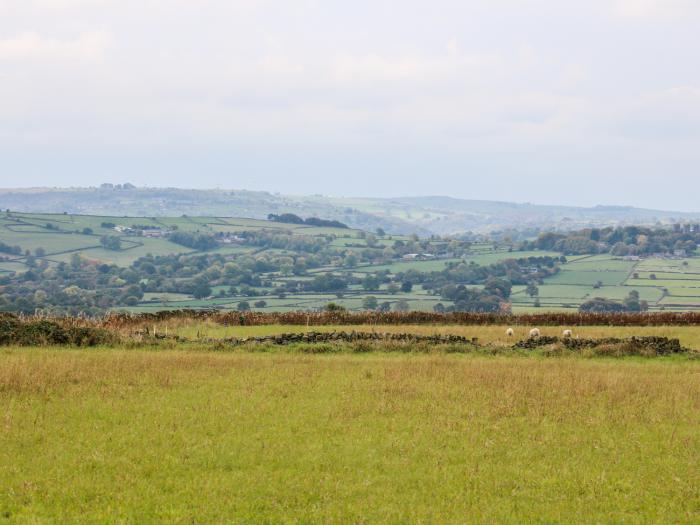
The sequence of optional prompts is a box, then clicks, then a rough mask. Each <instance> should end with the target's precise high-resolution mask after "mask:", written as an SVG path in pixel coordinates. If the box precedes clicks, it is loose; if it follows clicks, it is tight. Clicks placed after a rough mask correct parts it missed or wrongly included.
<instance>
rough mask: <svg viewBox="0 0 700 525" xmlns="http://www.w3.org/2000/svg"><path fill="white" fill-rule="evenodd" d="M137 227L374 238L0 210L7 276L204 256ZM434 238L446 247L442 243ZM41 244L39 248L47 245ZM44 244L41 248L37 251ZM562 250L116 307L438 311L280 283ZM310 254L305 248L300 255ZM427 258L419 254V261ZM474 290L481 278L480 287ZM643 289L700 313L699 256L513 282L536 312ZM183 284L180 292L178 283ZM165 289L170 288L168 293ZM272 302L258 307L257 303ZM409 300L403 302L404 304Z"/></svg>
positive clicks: (585, 263) (664, 304)
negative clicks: (65, 266)
mask: <svg viewBox="0 0 700 525" xmlns="http://www.w3.org/2000/svg"><path fill="white" fill-rule="evenodd" d="M112 224H113V225H116V226H121V227H127V228H128V227H131V226H134V225H140V226H147V227H152V228H164V229H167V228H177V230H179V231H184V232H200V233H207V234H230V235H243V234H245V233H246V232H261V231H265V232H272V233H279V234H284V235H291V236H292V237H293V236H303V237H304V238H311V239H313V238H314V237H317V238H322V239H323V240H324V242H328V243H329V246H331V247H333V248H337V249H339V250H343V249H347V250H349V251H353V250H363V249H365V248H367V247H368V246H369V245H368V244H367V239H366V235H365V234H364V233H363V232H359V231H357V230H351V229H347V230H345V229H338V228H317V227H312V226H308V225H300V224H286V223H277V222H272V221H265V220H257V219H247V218H233V217H188V216H182V217H159V218H152V217H107V216H85V215H67V214H66V215H64V214H28V213H17V212H11V213H8V212H0V242H2V243H5V244H7V245H9V246H19V247H20V248H21V253H15V254H0V255H2V256H0V277H2V276H7V275H11V274H13V273H14V274H21V273H22V272H24V271H26V270H28V269H29V266H28V263H30V260H29V259H28V258H27V255H26V252H27V251H29V252H30V253H31V254H32V256H33V261H31V262H32V263H33V264H40V265H41V264H46V265H48V266H50V267H51V266H56V265H58V264H59V263H69V262H70V261H71V260H72V258H73V257H74V255H75V254H79V255H80V256H82V257H83V258H84V259H85V260H87V261H90V262H94V263H102V262H105V263H112V264H116V265H118V266H120V267H128V266H129V265H130V264H132V263H133V262H134V261H136V260H137V259H139V258H141V257H144V256H147V255H149V254H150V255H154V256H159V255H160V256H164V255H170V254H178V255H180V254H182V255H184V254H201V253H203V252H198V251H196V250H193V249H191V248H188V247H186V246H182V245H178V244H175V243H173V242H170V241H169V240H168V239H167V238H152V237H147V236H135V235H126V234H123V233H120V232H117V231H115V230H114V228H113V227H112V226H111V225H112ZM103 235H112V236H114V235H116V236H118V237H119V238H120V240H121V249H119V250H109V249H105V248H103V247H102V246H101V243H100V238H101V236H103ZM407 240H408V237H405V236H385V237H384V238H381V237H378V238H374V239H373V241H372V242H373V243H375V244H374V245H375V246H378V247H379V248H380V249H381V248H382V247H390V246H392V244H393V243H394V242H396V241H402V242H406V241H407ZM430 242H431V243H435V244H436V245H438V244H439V245H442V246H444V245H445V242H444V241H440V240H433V241H430ZM40 248H41V250H39V249H40ZM38 250H39V251H38ZM208 253H211V254H221V255H223V256H225V257H226V258H227V259H228V260H231V261H236V260H237V259H239V258H243V257H266V256H281V255H289V256H296V255H298V254H297V253H295V252H292V251H285V250H280V249H275V248H267V249H265V248H260V247H257V246H252V245H248V244H245V243H244V242H236V243H232V244H219V245H218V247H215V248H213V249H211V250H209V251H208ZM558 255H559V254H557V253H555V252H545V251H510V250H509V249H507V248H506V247H499V246H495V245H493V244H487V243H481V244H479V243H474V244H472V245H471V247H470V249H469V250H468V251H467V252H466V253H465V254H464V255H463V256H461V257H449V255H448V256H445V257H441V258H436V259H428V260H406V259H401V258H399V259H396V260H394V261H390V262H388V263H387V262H386V261H385V260H384V261H378V262H375V263H367V262H363V263H362V264H359V265H357V266H354V267H352V268H344V267H342V266H338V263H337V261H336V262H333V261H328V263H324V264H323V265H322V266H319V267H313V268H309V269H308V272H307V273H306V274H305V275H283V274H281V273H279V272H269V273H262V274H261V276H260V277H261V279H262V280H263V281H265V282H264V283H261V284H260V285H258V286H256V287H255V288H254V289H253V290H252V291H250V292H246V294H236V293H228V290H229V288H230V287H228V286H227V287H220V286H216V287H215V288H216V289H215V290H213V291H212V296H211V297H208V298H207V297H205V298H199V299H195V298H194V296H193V295H189V294H182V293H180V294H179V295H178V296H177V298H176V300H170V298H166V300H165V301H159V300H157V299H158V295H157V294H148V295H147V296H145V297H144V298H143V299H142V300H140V301H139V302H138V304H135V305H132V304H130V305H129V306H126V305H121V306H117V307H115V309H120V310H124V309H128V310H130V311H133V312H152V311H158V310H162V309H169V308H193V309H199V308H212V307H213V308H218V309H225V310H231V309H236V308H238V305H239V303H241V302H248V303H249V304H250V305H251V307H252V308H253V309H255V310H257V311H263V312H265V311H291V310H295V309H304V310H307V309H311V310H313V309H321V308H324V306H325V305H327V304H328V303H330V302H333V303H337V304H339V305H340V306H342V307H344V308H348V309H351V310H360V309H362V308H363V300H364V299H365V298H366V297H367V296H369V295H371V296H375V297H376V298H377V300H378V302H379V303H389V305H390V307H391V308H394V307H395V306H396V305H397V303H398V302H399V301H401V300H404V301H406V303H405V304H407V305H408V307H409V308H410V309H414V310H427V311H430V310H432V309H433V308H435V307H437V305H438V303H442V305H443V306H450V304H451V303H450V302H449V301H445V300H442V299H441V298H440V296H439V295H438V294H435V295H429V294H427V293H425V291H424V290H422V289H421V287H420V286H419V285H416V286H414V287H413V289H412V290H411V291H410V292H394V291H391V290H388V289H387V285H386V284H382V285H381V286H380V287H379V289H376V290H364V289H363V288H362V286H360V285H359V284H353V285H350V286H349V287H348V288H347V290H344V291H343V292H342V294H337V293H324V294H318V293H316V292H313V291H303V290H299V289H295V287H294V286H291V288H290V290H289V291H286V292H285V293H283V294H280V293H275V291H274V288H279V287H285V285H287V284H288V283H290V282H291V283H292V284H293V283H294V282H302V281H308V280H311V279H313V277H314V276H316V275H320V274H325V273H331V272H343V271H347V272H351V273H352V275H353V276H355V277H356V278H359V279H362V278H364V276H366V275H368V274H377V273H386V274H388V275H389V276H390V277H395V276H397V275H401V274H402V273H405V272H410V271H411V270H415V271H419V272H433V271H440V270H443V269H444V268H445V267H446V265H447V264H449V263H459V262H462V261H464V262H467V263H474V264H478V265H488V264H494V263H498V262H501V261H504V260H506V259H510V258H527V257H542V256H558ZM302 256H303V253H302ZM419 259H420V258H419ZM475 286H476V287H478V286H480V285H475ZM633 290H634V291H636V292H638V293H639V296H640V299H641V300H644V301H647V303H648V305H649V309H650V310H651V311H661V310H670V311H677V310H689V311H696V310H700V258H678V257H665V258H653V257H650V258H646V259H641V260H629V259H624V258H620V257H613V256H610V255H595V256H590V255H589V256H586V255H584V256H571V257H568V260H567V262H566V263H565V264H562V265H561V266H560V271H559V272H558V273H557V274H556V275H553V276H551V277H547V278H545V279H544V280H543V282H542V283H540V284H539V285H538V294H537V296H530V295H528V294H527V293H526V288H525V286H522V285H516V286H514V287H513V290H512V296H511V297H510V302H511V304H512V310H513V312H514V313H523V312H533V311H542V310H545V311H575V310H577V309H578V308H579V306H580V305H581V304H582V303H584V302H585V301H587V300H590V299H593V298H596V297H600V298H605V299H613V300H617V301H620V300H622V299H624V298H625V297H627V296H628V294H629V293H630V292H631V291H633ZM173 291H179V290H173ZM161 295H162V294H161ZM261 301H264V306H258V307H256V306H254V305H255V303H258V304H259V305H262V304H263V303H262V302H261ZM404 306H405V305H404Z"/></svg>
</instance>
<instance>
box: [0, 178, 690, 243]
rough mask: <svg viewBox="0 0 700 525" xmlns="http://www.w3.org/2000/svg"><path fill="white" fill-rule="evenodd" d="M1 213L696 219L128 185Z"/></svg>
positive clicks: (456, 226) (467, 223)
mask: <svg viewBox="0 0 700 525" xmlns="http://www.w3.org/2000/svg"><path fill="white" fill-rule="evenodd" d="M0 209H10V210H14V211H20V212H26V213H64V212H66V213H68V214H84V215H115V216H121V215H128V216H133V217H137V216H145V217H177V216H181V215H190V216H223V217H250V218H254V219H265V218H266V217H267V216H268V214H270V213H275V214H280V213H295V214H298V215H303V216H318V217H325V218H328V219H331V220H337V221H340V222H343V223H345V224H348V225H349V226H351V227H353V228H357V229H363V230H367V231H374V230H376V229H377V228H381V229H383V230H385V231H387V232H390V233H395V234H404V235H408V234H411V233H416V234H418V235H420V236H429V235H432V234H437V235H446V234H449V235H453V234H462V233H464V232H475V233H490V232H493V231H498V230H508V229H519V230H524V229H529V230H533V231H537V230H547V229H559V230H575V229H580V228H585V227H601V226H615V225H626V224H640V225H652V224H656V223H663V224H667V223H672V222H676V221H695V220H698V219H700V213H696V214H691V213H682V212H673V211H660V210H647V209H642V208H634V207H628V206H596V207H590V208H581V207H574V206H551V205H538V204H528V203H509V202H497V201H486V200H467V199H457V198H452V197H440V196H432V197H398V198H374V197H359V198H349V197H326V196H321V195H311V196H294V195H282V194H278V193H268V192H260V191H247V190H221V189H211V190H197V189H179V188H137V187H134V186H132V185H131V184H124V185H116V186H115V185H102V186H101V187H97V188H24V189H22V188H20V189H0Z"/></svg>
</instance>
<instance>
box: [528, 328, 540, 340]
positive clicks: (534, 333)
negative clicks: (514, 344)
mask: <svg viewBox="0 0 700 525" xmlns="http://www.w3.org/2000/svg"><path fill="white" fill-rule="evenodd" d="M539 336H540V329H539V328H533V329H532V330H530V339H537V338H538V337H539Z"/></svg>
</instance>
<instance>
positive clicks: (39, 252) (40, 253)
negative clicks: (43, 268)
mask: <svg viewBox="0 0 700 525" xmlns="http://www.w3.org/2000/svg"><path fill="white" fill-rule="evenodd" d="M34 253H35V254H36V256H37V257H43V256H44V255H46V250H45V249H44V248H42V247H41V246H39V247H38V248H37V249H36V250H34Z"/></svg>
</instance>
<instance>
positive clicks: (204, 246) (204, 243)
mask: <svg viewBox="0 0 700 525" xmlns="http://www.w3.org/2000/svg"><path fill="white" fill-rule="evenodd" d="M168 239H169V240H170V241H172V242H174V243H175V244H179V245H181V246H187V247H188V248H192V249H193V250H199V251H207V250H211V249H213V248H216V247H217V246H218V243H217V241H216V237H214V236H213V235H208V234H206V233H197V232H183V231H176V232H173V233H171V234H170V236H169V237H168Z"/></svg>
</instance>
